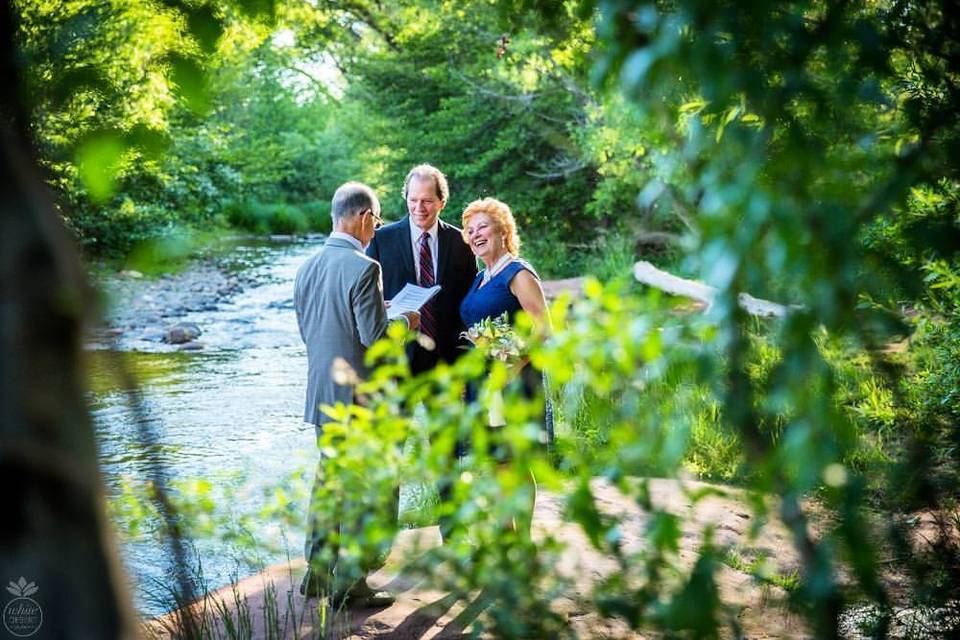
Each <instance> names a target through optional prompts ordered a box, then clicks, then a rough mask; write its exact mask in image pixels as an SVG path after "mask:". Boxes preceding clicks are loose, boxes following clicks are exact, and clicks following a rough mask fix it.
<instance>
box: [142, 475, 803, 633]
mask: <svg viewBox="0 0 960 640" xmlns="http://www.w3.org/2000/svg"><path fill="white" fill-rule="evenodd" d="M705 488H711V489H715V490H716V491H718V492H720V494H721V495H711V496H710V497H707V498H704V499H702V500H700V501H699V502H697V503H696V504H695V505H693V504H692V503H691V500H690V499H689V492H691V491H697V490H701V489H705ZM593 490H594V494H595V496H596V498H597V502H598V505H599V507H600V508H601V510H602V511H604V512H606V513H608V514H616V515H619V516H621V517H623V526H622V535H623V543H624V546H625V550H626V551H627V552H630V551H636V550H638V549H639V548H641V545H643V544H644V534H645V530H646V526H647V524H648V522H649V516H648V515H647V514H646V513H645V512H643V511H642V510H641V509H640V508H639V507H638V506H637V504H636V502H635V501H634V500H632V499H630V498H628V497H626V496H624V495H623V494H622V493H620V492H619V491H618V490H617V489H616V488H614V487H612V486H610V485H609V484H608V483H606V482H604V481H602V480H599V479H597V480H595V481H594V482H593ZM650 491H651V497H652V500H653V503H654V505H656V506H658V507H661V508H665V509H666V510H668V511H670V512H672V513H675V514H676V515H681V516H684V518H683V520H682V522H683V524H682V536H681V540H680V550H679V558H678V561H679V563H680V564H681V565H684V566H685V567H689V566H690V565H691V564H692V562H693V561H694V560H695V559H696V557H697V551H698V549H699V547H700V544H701V541H702V539H703V531H704V529H705V528H706V527H708V526H712V527H713V528H714V542H715V543H716V544H719V545H729V546H730V547H731V548H732V549H734V550H736V551H735V552H736V553H737V554H738V557H742V558H744V559H745V562H744V565H746V564H749V562H750V559H751V558H756V557H759V556H766V557H768V558H769V568H770V570H772V571H774V572H776V574H778V575H781V576H788V575H790V574H791V573H792V572H793V571H795V570H796V569H797V568H798V561H797V558H796V554H795V553H794V551H793V549H792V547H791V544H790V538H789V535H788V533H787V532H786V530H785V529H784V528H783V527H782V526H781V525H779V524H778V523H776V522H774V523H770V524H767V525H766V526H765V527H764V528H763V531H762V532H761V534H760V535H759V536H758V537H757V538H756V539H755V540H752V541H751V540H750V539H749V534H748V532H749V530H750V527H751V525H752V524H753V521H752V515H751V513H752V512H751V511H750V509H749V508H748V507H747V501H746V497H745V495H744V494H743V493H742V492H740V491H739V490H737V489H731V488H729V487H722V486H716V485H708V484H705V483H701V482H693V481H690V482H683V483H681V482H680V481H676V480H665V479H655V480H651V481H650ZM562 513H563V504H562V501H561V499H560V497H558V496H557V495H554V494H548V493H541V494H540V495H539V496H538V500H537V507H536V512H535V519H534V532H535V533H534V534H535V536H537V535H543V534H545V533H550V534H552V535H553V536H555V537H556V538H558V539H559V540H561V541H563V542H564V543H565V544H566V549H565V551H564V552H563V554H562V556H561V558H560V561H559V563H558V566H557V571H558V572H559V573H560V574H561V575H563V576H565V577H568V578H570V579H571V580H572V584H573V585H575V588H574V590H573V592H571V593H568V594H567V595H566V596H565V597H563V598H560V599H558V600H557V601H555V602H554V605H553V606H554V609H555V610H556V611H557V612H559V613H560V614H561V615H563V616H564V617H565V618H566V619H567V621H568V622H569V624H570V626H571V627H572V629H573V630H574V632H575V633H576V635H577V636H578V637H582V638H645V637H659V634H651V635H641V634H638V633H634V632H631V631H630V630H629V628H628V627H627V625H626V624H625V623H623V622H622V621H620V620H616V619H614V620H611V619H604V618H601V617H600V616H599V615H598V614H597V613H595V612H594V610H593V607H592V606H590V603H589V597H588V596H589V593H590V590H591V587H592V585H593V584H595V583H596V582H597V581H598V580H599V579H601V578H602V577H603V576H605V575H607V574H608V573H609V572H610V571H612V570H613V569H614V568H615V566H616V565H615V563H614V561H613V559H612V558H610V557H606V556H604V555H602V554H600V553H598V552H597V551H596V550H594V549H593V548H592V547H591V545H590V544H589V542H588V541H587V539H586V537H585V536H584V534H583V532H582V531H581V530H580V528H579V526H577V525H574V524H572V523H569V522H566V521H565V520H564V519H563V517H562ZM439 543H440V537H439V533H438V531H437V528H436V527H427V528H422V529H412V530H407V531H404V532H402V533H401V534H400V535H399V536H398V538H397V540H396V542H395V544H394V547H393V550H392V552H391V555H390V558H389V560H388V561H387V565H386V566H385V567H384V568H383V569H382V570H380V571H379V572H377V573H376V574H374V575H372V576H371V577H370V579H369V583H370V584H371V586H374V587H376V588H379V589H386V590H389V591H391V592H393V593H394V594H395V595H396V597H397V601H396V603H395V604H394V605H393V606H391V607H389V608H385V609H379V610H351V611H341V612H338V613H337V615H336V617H335V618H334V621H333V627H334V629H335V635H336V636H338V637H349V638H388V637H389V638H425V639H426V638H460V637H464V636H465V635H469V634H470V632H471V630H472V626H471V625H472V624H473V622H474V621H475V620H476V619H477V618H478V616H482V615H483V611H482V608H478V606H477V603H476V602H464V601H456V600H454V599H453V598H452V597H451V596H449V595H448V594H446V593H444V592H441V591H437V590H435V589H432V588H430V587H429V586H426V585H424V584H423V583H419V582H418V581H416V580H415V579H413V578H411V577H410V576H408V575H406V574H404V572H403V566H404V558H405V557H410V554H411V553H412V552H414V551H417V552H419V551H422V550H423V549H424V548H428V547H430V546H433V545H437V544H439ZM730 564H738V563H736V562H733V563H730ZM741 568H745V566H742V567H741ZM303 571H304V563H303V562H302V561H299V562H295V563H292V564H290V565H287V564H283V565H276V566H273V567H270V568H269V569H267V570H266V571H264V572H263V573H261V574H258V575H255V576H252V577H249V578H246V579H244V580H241V581H240V582H239V583H237V584H235V585H232V586H229V587H226V588H224V589H221V590H219V591H218V592H216V593H214V594H211V597H209V598H208V600H207V601H206V604H205V606H206V608H207V613H208V615H209V616H210V619H211V620H216V622H211V623H210V624H213V625H214V626H215V627H216V628H217V629H218V630H219V631H220V632H221V633H222V634H223V635H222V637H229V635H228V633H227V632H226V629H225V627H224V624H223V621H222V620H223V615H222V614H219V615H216V613H215V611H216V609H217V606H215V605H214V604H213V603H214V601H218V602H220V603H221V605H220V606H221V607H223V608H224V610H225V611H229V612H230V615H231V617H232V619H233V620H234V621H235V622H234V624H236V621H238V620H239V619H240V618H238V617H237V615H236V613H237V611H238V610H246V611H247V612H248V615H247V616H246V617H247V618H248V619H249V621H250V629H251V632H252V637H254V638H267V637H271V636H272V634H271V633H269V632H268V631H267V630H268V629H271V628H272V629H279V630H280V632H281V636H282V637H285V638H313V637H317V635H318V632H319V631H318V630H319V629H320V628H321V624H320V618H319V615H318V612H317V610H316V605H317V600H315V599H313V600H309V601H306V603H305V602H304V599H303V598H302V597H301V596H300V594H299V592H298V590H297V588H296V587H297V585H298V584H299V579H300V577H301V576H302V574H303ZM716 578H717V585H718V587H719V590H720V597H721V599H722V601H723V602H724V603H726V604H727V605H729V613H730V615H731V616H733V618H735V619H736V620H737V622H738V623H739V625H740V626H741V628H742V630H743V634H744V636H745V637H747V638H784V637H789V638H803V637H808V633H807V631H806V628H805V625H804V622H803V620H802V619H800V618H798V617H797V616H795V615H793V614H791V613H790V612H789V611H788V610H787V608H786V605H785V604H784V601H785V597H786V593H785V592H784V591H783V590H782V589H780V588H779V587H776V586H773V585H771V584H768V583H767V584H761V583H759V582H758V580H757V579H755V578H754V577H753V576H751V575H750V574H748V573H745V572H744V571H740V570H737V569H734V568H732V567H731V566H727V565H726V564H725V565H722V566H721V567H720V569H719V571H718V572H717V576H716ZM171 618H172V616H167V617H166V618H163V619H160V620H155V621H152V622H151V623H149V624H148V629H149V630H150V631H151V634H152V635H154V636H157V637H169V634H168V633H164V632H163V626H164V625H169V624H170V622H171ZM271 620H276V621H277V623H275V624H274V623H271V622H270V621H271ZM215 637H216V636H215Z"/></svg>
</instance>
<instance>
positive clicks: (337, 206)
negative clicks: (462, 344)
mask: <svg viewBox="0 0 960 640" xmlns="http://www.w3.org/2000/svg"><path fill="white" fill-rule="evenodd" d="M330 213H331V216H332V217H333V228H334V231H333V232H332V233H331V234H330V237H328V238H327V241H326V242H325V243H324V245H323V247H322V248H321V249H320V250H319V251H318V252H317V253H315V254H314V255H313V256H311V257H310V258H309V259H308V260H307V261H306V262H305V263H304V264H303V266H301V267H300V269H299V271H298V272H297V277H296V280H295V282H294V295H293V304H294V308H295V309H296V312H297V323H298V325H299V327H300V336H301V337H302V338H303V342H304V344H306V347H307V364H308V366H307V398H306V406H305V409H304V421H306V422H309V423H311V424H313V425H314V426H315V427H316V430H317V437H318V438H319V437H320V434H321V432H322V429H323V425H324V424H326V423H328V422H332V418H330V417H329V416H327V415H326V414H325V413H324V412H323V410H322V409H321V406H322V405H331V406H332V405H335V404H336V403H338V402H340V403H343V404H354V403H355V402H356V398H355V397H354V384H355V380H354V381H351V380H350V379H351V378H354V379H355V378H356V377H360V378H363V377H365V376H366V374H367V370H366V367H365V365H364V354H365V353H366V350H367V349H368V348H369V347H370V346H371V345H372V344H373V343H374V342H376V341H377V340H378V339H380V338H381V337H382V336H383V335H384V333H385V332H386V329H387V312H386V308H385V304H384V300H383V285H382V280H381V275H380V264H379V263H377V261H375V260H373V259H371V258H368V257H367V256H366V255H365V254H364V249H365V248H366V246H367V245H368V244H369V243H370V240H372V239H373V235H374V231H375V229H376V228H377V226H379V223H380V202H379V201H378V200H377V196H376V194H375V193H374V192H373V190H372V189H371V188H370V187H368V186H367V185H364V184H361V183H359V182H348V183H346V184H344V185H342V186H341V187H340V188H339V189H337V191H336V193H335V194H334V196H333V202H332V203H331V209H330ZM404 317H405V318H406V320H407V323H408V325H409V326H410V327H411V328H414V329H415V328H417V326H418V325H419V320H420V316H419V314H418V313H417V312H415V311H414V312H410V313H407V314H404ZM334 368H337V369H339V370H340V371H343V370H344V369H347V368H349V369H352V370H353V372H355V373H356V376H353V375H349V374H348V375H346V376H344V375H342V374H340V375H336V374H335V372H334ZM349 369H347V370H348V371H349ZM322 483H323V478H322V475H321V474H320V473H319V470H318V474H317V478H316V484H315V489H316V488H317V487H320V486H322ZM340 499H341V500H343V499H346V496H341V498H340ZM311 502H312V501H311ZM320 517H321V514H320V513H319V512H318V509H315V508H314V504H312V503H311V507H310V514H309V516H308V525H309V527H308V528H309V530H310V531H309V534H308V538H307V541H306V549H305V552H306V556H307V562H308V569H307V575H306V576H305V577H304V580H303V583H302V584H301V586H300V592H301V593H303V594H304V595H306V596H308V597H310V596H316V595H320V594H321V593H326V594H328V595H330V596H331V597H332V598H333V599H334V601H335V602H336V603H337V604H339V603H340V602H344V601H346V602H348V603H350V604H351V605H355V606H386V605H389V604H391V603H392V602H393V598H392V597H391V596H390V595H389V594H385V593H376V592H374V591H372V590H371V589H370V588H369V587H368V586H367V583H366V576H360V577H359V579H358V580H355V581H354V579H352V578H349V577H347V576H343V575H339V576H338V575H337V571H336V559H337V556H338V549H336V548H335V547H332V545H327V542H328V541H327V537H326V533H325V528H324V527H323V526H322V525H321V522H320ZM335 526H339V527H345V526H346V527H349V526H350V525H349V523H343V522H340V523H337V524H336V525H335ZM325 546H329V547H330V548H328V549H327V558H328V559H329V560H330V563H329V564H328V563H326V562H321V561H320V557H321V555H322V552H323V550H324V547H325ZM341 572H346V569H341Z"/></svg>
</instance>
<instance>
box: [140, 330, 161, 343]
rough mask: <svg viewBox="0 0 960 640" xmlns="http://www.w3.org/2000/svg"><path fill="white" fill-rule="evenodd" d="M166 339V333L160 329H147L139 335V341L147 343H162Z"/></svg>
mask: <svg viewBox="0 0 960 640" xmlns="http://www.w3.org/2000/svg"><path fill="white" fill-rule="evenodd" d="M166 337H167V332H166V331H164V330H163V329H161V328H160V327H147V328H146V329H144V330H143V333H141V334H140V339H141V340H146V341H148V342H163V341H164V340H165V339H166Z"/></svg>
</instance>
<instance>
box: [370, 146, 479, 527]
mask: <svg viewBox="0 0 960 640" xmlns="http://www.w3.org/2000/svg"><path fill="white" fill-rule="evenodd" d="M449 196H450V188H449V186H447V178H446V176H444V175H443V173H441V172H440V170H439V169H437V168H436V167H434V166H431V165H429V164H421V165H418V166H416V167H414V168H413V169H411V170H410V172H409V173H407V177H406V179H405V180H404V181H403V198H404V200H405V201H406V204H407V214H408V215H407V216H405V217H404V218H403V219H402V220H400V221H399V222H394V223H393V224H389V225H387V226H385V227H383V228H381V229H380V230H379V231H377V235H376V236H374V238H373V241H372V242H371V243H370V245H369V246H368V247H367V255H368V256H370V257H371V258H373V259H374V260H376V261H378V262H379V263H380V265H381V266H382V268H383V295H384V297H385V298H387V299H388V300H390V299H392V298H393V297H394V296H395V295H397V293H398V292H399V291H400V290H401V289H403V287H404V286H406V285H407V283H412V284H415V285H418V286H421V287H432V286H433V285H435V284H438V285H440V292H439V293H438V294H437V295H436V296H434V297H433V298H432V299H431V300H430V301H429V302H427V304H425V305H424V306H423V307H421V308H420V333H421V336H425V337H426V338H427V339H426V340H420V341H417V342H414V343H411V344H410V345H408V346H407V358H408V359H409V361H410V371H411V372H412V373H413V374H414V375H417V374H420V373H423V372H425V371H430V370H431V369H433V368H434V367H435V366H437V363H438V362H440V361H444V362H448V363H452V362H453V361H454V360H456V359H457V357H458V356H460V354H462V353H464V350H463V349H460V346H461V345H462V346H467V342H466V341H465V340H463V339H461V338H460V333H461V332H463V330H464V327H463V323H462V321H461V320H460V303H461V302H462V301H463V298H464V296H466V295H467V291H468V290H469V289H470V287H471V286H472V285H473V280H474V278H476V276H477V259H476V257H474V255H473V251H471V250H470V247H468V246H467V244H466V243H465V242H464V240H463V234H462V233H461V230H460V228H459V227H455V226H453V225H452V224H447V223H446V222H444V221H443V220H440V212H441V211H443V208H444V207H445V206H446V205H447V200H448V198H449ZM421 342H425V343H428V344H429V343H432V345H433V348H432V349H431V348H426V347H424V346H423V345H422V344H420V343H421ZM460 449H461V446H460V445H459V444H458V445H457V450H456V451H455V452H454V453H453V455H454V458H456V457H457V456H459V455H460V454H461V451H460ZM452 487H453V483H452V479H451V477H449V476H448V477H445V478H441V479H440V481H439V483H438V485H437V491H438V492H439V494H440V500H441V502H442V503H444V508H443V509H441V515H440V535H441V537H442V538H444V539H447V538H449V536H450V535H451V533H452V532H453V520H454V519H453V518H451V515H452V511H451V510H452V508H451V507H450V506H449V505H450V501H451V497H452V494H453V489H452ZM399 497H400V494H399V490H398V491H397V495H396V499H397V500H399Z"/></svg>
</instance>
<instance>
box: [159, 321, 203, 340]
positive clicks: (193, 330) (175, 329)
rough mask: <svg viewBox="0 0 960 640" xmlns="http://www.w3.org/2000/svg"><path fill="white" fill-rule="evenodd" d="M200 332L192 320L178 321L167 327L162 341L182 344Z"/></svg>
mask: <svg viewBox="0 0 960 640" xmlns="http://www.w3.org/2000/svg"><path fill="white" fill-rule="evenodd" d="M201 333H202V332H201V331H200V327H198V326H197V325H196V324H194V323H193V322H178V323H177V324H175V325H173V326H172V327H170V328H169V329H167V336H166V338H165V339H164V342H168V343H170V344H184V343H187V342H190V341H191V340H194V339H195V338H197V337H198V336H199V335H200V334H201Z"/></svg>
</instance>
